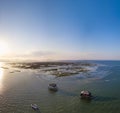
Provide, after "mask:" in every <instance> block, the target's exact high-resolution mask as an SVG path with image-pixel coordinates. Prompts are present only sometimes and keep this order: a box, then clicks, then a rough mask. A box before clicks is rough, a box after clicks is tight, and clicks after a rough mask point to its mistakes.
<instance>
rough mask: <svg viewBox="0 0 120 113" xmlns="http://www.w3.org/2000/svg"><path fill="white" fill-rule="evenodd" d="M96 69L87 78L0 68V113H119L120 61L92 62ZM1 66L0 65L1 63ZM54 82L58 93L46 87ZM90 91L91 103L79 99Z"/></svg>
mask: <svg viewBox="0 0 120 113" xmlns="http://www.w3.org/2000/svg"><path fill="white" fill-rule="evenodd" d="M91 62H94V63H97V64H98V66H97V67H96V68H95V69H93V71H92V72H91V73H89V74H88V75H87V76H85V75H82V74H80V75H74V76H69V77H60V78H56V77H54V76H51V75H50V76H48V75H42V74H40V73H39V70H30V69H29V70H25V69H21V70H20V69H19V71H20V72H19V71H18V69H17V70H15V69H13V68H11V67H8V69H7V68H0V113H35V111H34V110H32V109H31V107H30V104H31V103H36V104H37V105H38V106H39V108H40V111H38V112H37V113H120V88H119V87H120V61H91ZM1 67H2V64H1ZM51 82H56V83H57V85H58V87H59V90H58V92H55V93H54V92H50V91H49V90H48V88H47V87H48V84H49V83H51ZM84 89H85V90H89V91H91V93H92V95H93V96H94V98H93V99H92V100H91V101H87V100H81V99H80V97H79V95H80V91H81V90H84Z"/></svg>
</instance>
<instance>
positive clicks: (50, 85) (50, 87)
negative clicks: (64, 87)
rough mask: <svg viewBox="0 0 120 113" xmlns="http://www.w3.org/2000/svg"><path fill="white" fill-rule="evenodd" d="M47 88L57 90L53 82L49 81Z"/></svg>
mask: <svg viewBox="0 0 120 113" xmlns="http://www.w3.org/2000/svg"><path fill="white" fill-rule="evenodd" d="M48 89H49V90H51V91H57V90H58V87H57V85H56V84H55V83H51V84H49V85H48Z"/></svg>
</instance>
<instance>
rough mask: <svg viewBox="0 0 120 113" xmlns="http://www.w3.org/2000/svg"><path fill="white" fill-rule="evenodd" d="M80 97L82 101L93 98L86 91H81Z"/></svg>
mask: <svg viewBox="0 0 120 113" xmlns="http://www.w3.org/2000/svg"><path fill="white" fill-rule="evenodd" d="M80 96H81V98H82V99H91V97H92V95H91V92H89V91H85V90H83V91H81V93H80Z"/></svg>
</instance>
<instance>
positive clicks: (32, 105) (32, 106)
mask: <svg viewBox="0 0 120 113" xmlns="http://www.w3.org/2000/svg"><path fill="white" fill-rule="evenodd" d="M31 108H32V109H34V110H35V111H36V110H39V108H38V106H37V105H36V104H31Z"/></svg>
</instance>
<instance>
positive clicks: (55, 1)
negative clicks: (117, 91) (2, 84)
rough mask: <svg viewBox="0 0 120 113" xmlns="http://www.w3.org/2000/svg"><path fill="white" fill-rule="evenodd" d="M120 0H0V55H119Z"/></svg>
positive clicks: (44, 57)
mask: <svg viewBox="0 0 120 113" xmlns="http://www.w3.org/2000/svg"><path fill="white" fill-rule="evenodd" d="M119 48H120V1H119V0H0V60H33V61H34V60H38V61H49V60H120V50H119Z"/></svg>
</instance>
